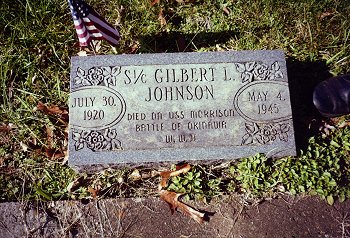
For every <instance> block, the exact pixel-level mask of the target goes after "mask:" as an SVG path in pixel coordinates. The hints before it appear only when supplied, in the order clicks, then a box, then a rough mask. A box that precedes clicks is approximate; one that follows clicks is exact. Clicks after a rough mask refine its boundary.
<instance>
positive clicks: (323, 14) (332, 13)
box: [320, 11, 334, 20]
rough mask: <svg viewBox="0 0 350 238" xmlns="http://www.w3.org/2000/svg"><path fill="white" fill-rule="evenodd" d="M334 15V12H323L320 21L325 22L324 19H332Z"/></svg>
mask: <svg viewBox="0 0 350 238" xmlns="http://www.w3.org/2000/svg"><path fill="white" fill-rule="evenodd" d="M333 15H334V12H333V11H326V12H323V13H322V14H321V15H320V20H323V19H324V18H326V17H331V16H333Z"/></svg>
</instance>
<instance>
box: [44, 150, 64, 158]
mask: <svg viewBox="0 0 350 238" xmlns="http://www.w3.org/2000/svg"><path fill="white" fill-rule="evenodd" d="M45 154H46V156H47V157H48V158H49V159H51V160H58V159H61V158H64V157H65V154H64V153H62V152H61V151H59V150H57V149H54V148H46V149H45Z"/></svg>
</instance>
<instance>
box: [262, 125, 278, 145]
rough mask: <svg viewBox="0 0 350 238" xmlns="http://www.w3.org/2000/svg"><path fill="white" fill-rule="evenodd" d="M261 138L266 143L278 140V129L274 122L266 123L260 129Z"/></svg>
mask: <svg viewBox="0 0 350 238" xmlns="http://www.w3.org/2000/svg"><path fill="white" fill-rule="evenodd" d="M260 134H261V139H262V140H263V143H264V144H266V143H268V142H270V141H274V140H276V135H277V130H276V127H275V126H274V125H273V124H266V125H264V126H262V128H261V129H260Z"/></svg>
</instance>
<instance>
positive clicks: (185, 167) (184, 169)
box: [159, 164, 191, 190]
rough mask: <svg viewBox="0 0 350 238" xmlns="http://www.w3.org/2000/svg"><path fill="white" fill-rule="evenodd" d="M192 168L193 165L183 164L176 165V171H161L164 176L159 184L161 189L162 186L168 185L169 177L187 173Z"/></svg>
mask: <svg viewBox="0 0 350 238" xmlns="http://www.w3.org/2000/svg"><path fill="white" fill-rule="evenodd" d="M190 169H191V165H189V164H182V165H176V170H175V171H164V172H160V176H161V177H162V180H161V181H160V184H159V190H161V189H162V188H164V187H166V186H167V185H168V179H169V178H170V177H175V176H178V175H180V174H182V173H187V172H188V171H190Z"/></svg>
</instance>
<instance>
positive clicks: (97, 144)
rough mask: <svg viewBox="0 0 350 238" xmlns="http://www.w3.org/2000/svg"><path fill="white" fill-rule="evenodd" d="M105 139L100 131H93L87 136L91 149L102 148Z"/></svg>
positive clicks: (88, 145) (87, 142)
mask: <svg viewBox="0 0 350 238" xmlns="http://www.w3.org/2000/svg"><path fill="white" fill-rule="evenodd" d="M103 141H104V137H103V135H102V134H101V132H99V131H92V132H91V133H90V135H88V136H87V137H86V144H87V147H88V148H89V149H91V150H100V149H101V148H102V142H103Z"/></svg>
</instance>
